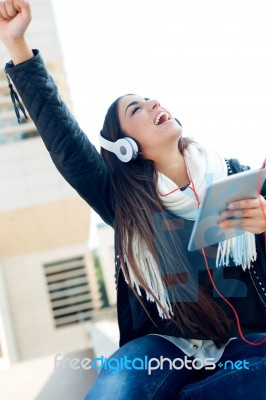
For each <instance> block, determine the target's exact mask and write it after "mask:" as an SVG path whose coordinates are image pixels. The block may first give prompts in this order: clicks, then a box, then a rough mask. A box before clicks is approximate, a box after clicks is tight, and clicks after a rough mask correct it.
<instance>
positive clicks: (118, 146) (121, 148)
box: [114, 137, 139, 162]
mask: <svg viewBox="0 0 266 400" xmlns="http://www.w3.org/2000/svg"><path fill="white" fill-rule="evenodd" d="M114 150H115V151H114V153H115V154H116V156H117V157H118V158H119V160H120V161H122V162H129V161H131V160H135V159H136V158H137V156H138V151H139V148H138V145H137V143H136V142H135V140H133V139H131V138H129V137H125V138H123V139H118V140H117V141H116V142H115V143H114Z"/></svg>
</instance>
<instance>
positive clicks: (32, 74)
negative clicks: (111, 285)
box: [5, 50, 266, 345]
mask: <svg viewBox="0 0 266 400" xmlns="http://www.w3.org/2000/svg"><path fill="white" fill-rule="evenodd" d="M5 71H6V73H7V75H8V76H9V77H10V78H11V80H12V81H13V83H14V85H15V87H16V89H17V91H18V93H19V95H20V97H21V98H22V100H23V103H24V105H25V107H26V108H27V110H28V112H29V114H30V116H31V118H32V120H33V121H34V123H35V125H36V127H37V129H38V131H39V133H40V135H41V137H42V139H43V141H44V143H45V146H46V148H47V150H48V151H49V153H50V155H51V158H52V160H53V162H54V164H55V165H56V167H57V169H58V170H59V172H60V173H61V174H62V175H63V177H64V178H65V179H66V180H67V181H68V182H69V184H70V185H71V186H73V188H75V189H76V191H77V192H78V193H79V195H80V196H81V197H82V198H83V199H84V200H85V201H86V202H87V203H88V204H89V205H90V206H91V207H92V208H93V209H94V210H95V211H96V212H97V213H98V214H99V215H100V216H101V218H102V219H103V220H104V221H105V222H106V223H107V224H108V225H110V226H112V227H113V228H114V230H115V232H116V231H117V229H118V228H117V226H116V221H115V214H114V210H113V195H112V187H111V183H110V182H111V180H110V171H109V170H108V168H107V166H106V164H105V162H104V160H103V159H102V157H101V155H100V154H99V153H98V152H97V150H96V149H95V147H94V146H93V145H92V144H91V143H90V141H89V139H88V137H87V136H86V135H85V134H84V133H83V131H82V130H81V128H80V127H79V125H78V123H77V122H76V120H75V119H74V117H73V116H72V114H71V113H70V112H69V111H68V109H67V107H66V106H65V104H64V103H63V102H62V100H61V98H60V96H59V94H58V91H57V88H56V85H55V83H54V81H53V79H52V78H51V77H50V75H49V74H48V72H47V70H46V68H45V66H44V63H43V61H42V58H41V56H40V54H39V52H38V51H37V50H34V57H33V58H32V59H30V60H28V61H26V62H23V63H21V64H19V65H16V66H14V65H13V63H12V62H9V63H8V64H7V65H6V68H5ZM227 165H228V173H237V172H240V171H242V170H244V169H246V168H247V167H244V166H241V165H240V164H239V162H238V161H237V160H227ZM262 193H263V194H264V195H265V194H266V185H264V187H263V191H262ZM162 218H173V216H172V215H171V214H170V213H165V215H164V216H162ZM174 218H175V219H176V216H175V217H174ZM183 226H184V229H183V230H182V240H184V241H185V245H186V244H187V242H186V241H187V240H188V238H189V236H190V232H191V229H192V225H191V221H189V222H188V221H185V220H183ZM177 234H178V232H177ZM116 237H117V235H115V243H116ZM256 242H257V252H258V259H257V261H256V262H255V263H254V268H252V271H251V272H250V271H249V272H244V271H243V270H242V268H241V267H235V266H234V267H226V268H220V269H219V272H217V274H218V276H217V281H218V282H219V280H222V281H223V282H225V280H226V279H228V280H229V281H230V283H229V281H227V285H226V286H228V287H229V286H230V288H231V287H232V288H233V289H232V290H231V294H230V295H228V297H230V301H231V303H232V304H233V305H234V306H235V308H236V309H237V311H238V314H239V317H240V321H241V324H242V328H243V332H244V333H251V332H262V331H264V332H266V255H265V248H264V235H263V234H261V235H256ZM188 257H189V258H190V262H191V263H193V265H198V266H199V276H200V277H201V279H202V280H203V282H204V280H205V287H206V290H208V291H212V287H211V286H210V282H209V281H208V279H207V278H206V271H204V267H202V263H203V260H202V255H201V253H200V252H197V251H196V252H193V255H192V253H190V254H188ZM209 261H210V263H212V261H213V260H209ZM115 266H116V273H115V278H116V283H117V311H118V323H119V329H120V345H123V344H125V343H127V342H128V341H130V340H132V339H134V338H137V337H140V336H143V335H145V334H148V333H151V332H157V333H161V334H171V335H175V336H183V337H184V335H181V334H180V332H179V331H178V330H177V329H176V328H174V327H173V326H169V325H167V324H165V323H164V322H163V321H160V320H158V318H157V327H155V326H154V324H152V322H151V321H150V319H149V318H148V317H147V315H146V313H145V311H144V310H143V308H142V306H141V305H140V303H139V301H138V300H137V298H136V297H135V295H134V294H133V292H132V291H131V289H130V288H129V287H128V285H127V284H126V282H125V280H124V277H123V274H122V273H121V270H120V265H119V256H118V255H117V246H116V259H115ZM241 284H242V285H243V284H244V286H245V288H246V289H245V294H244V295H243V296H242V297H241V296H240V297H239V296H237V295H236V292H237V291H238V292H239V288H240V289H241ZM239 285H240V286H239ZM143 300H144V301H145V298H143ZM215 300H216V301H217V302H218V303H219V304H220V306H221V307H222V308H223V309H224V310H225V311H226V313H227V314H228V316H229V317H230V319H231V320H232V330H231V335H234V336H236V335H238V331H237V329H236V325H235V323H234V317H233V315H232V313H231V312H230V310H229V309H228V306H227V305H226V304H224V302H223V301H222V300H221V299H220V298H216V299H215ZM147 308H148V310H149V312H150V313H151V314H152V315H154V316H155V314H156V310H155V308H154V304H152V303H149V304H148V303H147ZM155 319H156V318H155ZM185 336H186V337H187V338H196V337H195V334H193V335H192V334H191V333H190V332H187V334H186V335H185ZM198 338H199V339H207V338H202V337H200V336H199V337H198Z"/></svg>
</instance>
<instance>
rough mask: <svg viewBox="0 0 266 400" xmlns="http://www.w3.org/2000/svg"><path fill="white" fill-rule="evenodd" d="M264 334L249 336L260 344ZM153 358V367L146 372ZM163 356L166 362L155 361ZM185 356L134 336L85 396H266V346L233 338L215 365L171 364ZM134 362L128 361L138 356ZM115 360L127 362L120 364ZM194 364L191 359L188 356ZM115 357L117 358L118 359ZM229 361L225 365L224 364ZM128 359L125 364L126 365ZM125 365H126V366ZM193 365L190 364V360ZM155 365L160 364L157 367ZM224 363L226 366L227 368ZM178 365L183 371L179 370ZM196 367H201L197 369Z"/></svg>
mask: <svg viewBox="0 0 266 400" xmlns="http://www.w3.org/2000/svg"><path fill="white" fill-rule="evenodd" d="M263 337H266V333H265V334H252V335H247V338H248V339H249V340H250V341H252V342H258V341H260V340H261V339H262V338H263ZM145 356H146V361H147V360H150V362H151V365H152V366H153V367H154V368H153V369H152V370H150V371H149V370H147V369H145V368H147V365H148V364H147V363H146V364H145V363H144V360H145ZM161 356H163V357H164V358H165V359H166V358H168V359H169V361H167V360H165V361H164V363H163V364H156V360H154V361H151V359H152V358H156V359H158V360H160V357H161ZM126 357H127V358H126ZM176 358H178V359H180V358H181V359H182V360H184V358H185V354H184V353H183V352H182V351H181V350H180V349H179V348H177V347H176V346H175V345H174V344H173V343H171V342H170V341H168V340H167V339H165V338H162V337H160V336H155V335H148V336H144V337H141V338H139V339H135V340H133V341H131V342H129V343H127V344H126V345H124V346H122V347H121V348H120V349H119V350H117V351H116V352H115V353H114V354H113V355H112V356H111V357H110V358H109V359H108V360H109V362H110V364H109V365H108V364H106V365H107V367H106V368H102V369H101V372H100V374H99V375H98V377H97V379H96V381H95V383H94V385H93V387H92V389H91V390H90V391H89V393H88V394H87V396H86V398H85V399H84V400H94V399H95V400H96V399H97V400H98V399H102V400H133V399H137V400H161V399H163V400H166V399H167V400H170V399H175V400H209V399H212V400H213V399H215V400H224V399H227V400H240V399H241V400H246V399H252V398H254V399H256V400H265V398H266V395H265V393H266V344H263V345H260V346H251V345H248V344H246V343H245V342H244V341H243V340H242V339H234V340H232V341H230V342H229V344H228V345H227V346H226V349H225V351H224V354H223V356H222V358H221V359H220V360H219V362H218V363H217V364H218V365H219V364H220V363H222V364H223V366H222V364H220V366H218V365H216V366H215V369H212V370H207V369H205V368H204V367H203V368H202V369H195V368H192V369H187V368H186V367H183V368H181V366H182V365H183V364H182V365H181V363H180V364H178V363H177V364H176V363H175V364H174V365H175V366H177V368H173V364H172V368H171V367H170V365H171V362H172V360H174V359H176ZM134 359H135V361H134V364H133V362H132V364H129V363H127V360H131V361H132V360H134ZM117 360H120V361H121V360H123V364H119V362H120V361H119V362H118V361H117ZM187 360H190V363H191V362H192V360H193V358H190V357H187ZM114 361H115V362H114ZM226 362H227V363H226ZM126 363H127V364H126ZM125 365H127V368H126V367H125ZM188 365H189V366H190V365H191V364H188ZM156 366H157V368H156ZM225 366H226V367H225ZM179 367H180V369H179ZM196 368H197V367H196Z"/></svg>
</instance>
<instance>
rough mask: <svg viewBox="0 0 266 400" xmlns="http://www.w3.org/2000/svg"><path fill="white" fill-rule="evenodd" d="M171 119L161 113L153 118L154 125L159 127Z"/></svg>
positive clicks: (165, 113)
mask: <svg viewBox="0 0 266 400" xmlns="http://www.w3.org/2000/svg"><path fill="white" fill-rule="evenodd" d="M170 119H171V117H170V115H169V114H167V112H165V111H162V112H160V114H158V115H157V117H156V118H155V121H154V124H155V125H161V124H163V123H164V122H166V121H169V120H170Z"/></svg>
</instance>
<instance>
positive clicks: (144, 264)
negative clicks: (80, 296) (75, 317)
mask: <svg viewBox="0 0 266 400" xmlns="http://www.w3.org/2000/svg"><path fill="white" fill-rule="evenodd" d="M184 157H185V161H186V166H187V171H188V175H189V178H190V181H191V184H193V189H194V190H195V192H196V193H197V195H198V197H199V200H200V201H201V200H202V197H203V194H204V192H205V189H206V186H207V185H209V184H210V183H211V182H213V181H216V180H218V179H221V178H224V177H226V176H227V166H226V162H225V160H224V159H223V158H222V157H221V156H220V155H219V154H217V153H216V152H215V151H213V150H211V149H207V148H206V147H203V146H202V145H200V144H197V143H193V144H190V145H189V146H188V148H187V149H185V150H184ZM175 189H177V186H176V184H175V183H174V182H173V181H172V180H171V179H169V178H168V177H167V176H165V175H163V174H162V173H160V172H158V192H159V194H160V197H161V200H162V203H163V206H164V208H165V209H166V210H169V211H171V212H173V213H175V214H176V215H178V216H179V217H182V218H185V219H188V220H195V217H196V215H197V212H198V203H197V199H196V197H195V194H194V192H193V191H192V190H190V189H189V188H187V189H186V190H184V191H181V190H175ZM171 192H172V193H171ZM169 193H170V194H169ZM166 194H168V195H167V196H165V195H166ZM131 240H132V246H133V251H134V255H135V258H136V260H138V274H139V275H141V277H142V278H143V279H144V281H145V282H146V284H147V285H148V287H149V289H150V290H151V292H152V293H154V295H155V297H156V298H157V299H158V300H159V301H160V302H161V304H162V306H163V307H164V309H165V312H164V311H163V310H162V308H161V307H160V306H159V305H158V304H157V303H156V304H157V309H158V313H159V315H160V317H161V318H170V316H171V315H173V311H172V306H171V303H170V299H169V296H168V291H167V289H166V287H165V284H164V282H163V280H162V278H161V275H160V272H159V268H158V265H157V263H156V261H155V259H154V258H153V256H152V254H151V253H150V252H149V251H148V249H147V248H146V247H145V245H144V243H142V242H140V240H138V237H137V235H135V236H134V237H133V238H131ZM256 257H257V254H256V246H255V235H254V234H252V233H250V232H246V231H245V232H244V233H243V234H240V235H238V236H236V237H234V238H232V239H227V240H225V241H223V242H221V243H219V245H218V250H217V258H216V267H220V266H227V265H229V262H230V260H233V262H234V263H235V265H242V268H243V269H244V270H245V269H246V268H250V266H251V262H252V261H254V260H256ZM125 261H126V262H127V265H128V272H129V278H130V281H131V285H132V286H133V287H135V288H136V291H137V293H138V295H139V296H141V291H140V284H139V279H138V278H137V276H136V274H134V272H133V271H132V269H131V268H130V265H129V263H128V260H127V257H126V256H125ZM127 283H129V282H127ZM146 298H147V300H149V301H152V302H154V298H153V296H151V295H150V293H148V292H147V291H146Z"/></svg>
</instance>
